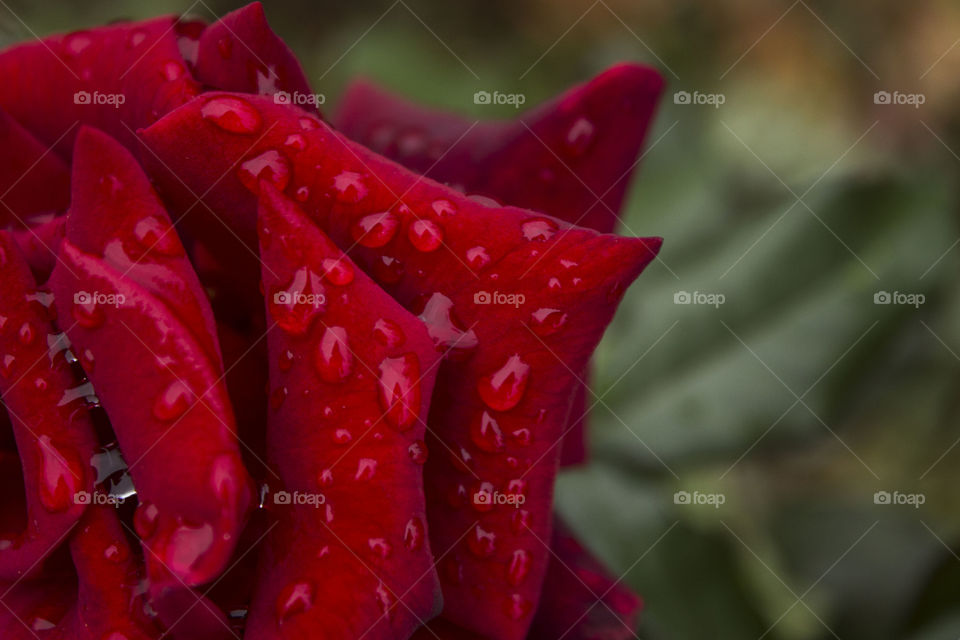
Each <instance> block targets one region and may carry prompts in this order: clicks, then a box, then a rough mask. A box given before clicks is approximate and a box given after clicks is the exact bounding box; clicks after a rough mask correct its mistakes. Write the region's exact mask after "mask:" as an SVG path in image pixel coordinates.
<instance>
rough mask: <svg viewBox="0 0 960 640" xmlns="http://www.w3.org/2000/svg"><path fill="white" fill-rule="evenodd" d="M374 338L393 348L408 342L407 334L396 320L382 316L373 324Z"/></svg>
mask: <svg viewBox="0 0 960 640" xmlns="http://www.w3.org/2000/svg"><path fill="white" fill-rule="evenodd" d="M373 339H374V340H376V341H377V342H379V343H380V344H382V345H384V346H385V347H390V348H391V349H392V348H393V347H399V346H400V345H402V344H403V343H404V342H406V340H407V336H406V335H404V333H403V329H401V328H400V325H398V324H397V323H396V322H394V321H393V320H387V319H386V318H380V319H379V320H377V321H376V323H374V325H373Z"/></svg>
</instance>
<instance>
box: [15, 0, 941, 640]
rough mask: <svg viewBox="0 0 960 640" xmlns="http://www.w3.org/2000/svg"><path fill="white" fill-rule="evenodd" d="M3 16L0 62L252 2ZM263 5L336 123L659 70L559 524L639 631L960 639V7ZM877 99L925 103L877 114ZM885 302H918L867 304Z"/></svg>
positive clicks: (652, 2)
mask: <svg viewBox="0 0 960 640" xmlns="http://www.w3.org/2000/svg"><path fill="white" fill-rule="evenodd" d="M7 1H8V2H10V7H11V9H12V11H13V13H15V14H16V15H17V16H19V19H15V18H14V17H13V16H12V15H11V13H10V12H9V11H6V10H4V9H0V39H3V40H6V41H10V40H14V39H22V38H26V37H28V36H29V31H28V29H27V28H26V27H25V25H29V30H33V31H35V32H37V33H38V34H46V33H50V32H54V31H58V30H67V29H73V28H77V27H79V26H85V25H92V24H96V23H99V22H103V21H109V20H113V19H116V18H120V17H145V16H148V15H155V14H157V13H159V12H163V11H168V12H174V13H182V12H189V13H191V14H194V15H198V16H202V17H206V18H207V19H212V18H213V16H215V15H222V14H223V13H224V12H226V11H228V10H230V9H231V8H234V7H235V6H239V5H238V4H236V3H233V2H224V1H220V0H209V1H203V2H197V3H195V4H193V5H191V4H189V0H183V1H181V2H176V1H171V0H160V1H156V2H152V3H134V2H124V1H121V0H109V1H108V0H90V1H88V2H84V3H68V2H42V3H38V2H32V1H30V2H28V1H27V0H7ZM266 5H267V13H268V17H269V18H270V20H271V22H272V24H273V25H274V27H275V29H276V30H277V31H278V32H279V33H280V34H282V35H283V37H284V38H285V39H286V40H287V41H288V43H289V44H290V45H291V47H292V48H293V49H294V50H295V51H296V52H297V53H298V55H299V56H300V58H301V60H302V61H303V63H304V66H305V67H306V68H307V70H308V75H309V76H310V78H311V79H312V80H313V82H314V86H315V88H316V89H317V90H318V91H322V92H324V93H325V94H326V95H327V96H329V102H328V105H327V107H326V108H327V109H328V110H330V109H331V108H332V107H333V103H335V99H336V97H337V96H338V95H339V94H340V93H341V92H342V90H343V87H344V85H345V83H346V82H347V81H349V79H350V78H351V77H353V76H355V75H357V74H365V75H368V76H372V77H374V78H376V79H377V80H378V81H380V82H382V83H383V84H386V85H387V86H389V87H391V88H394V89H396V90H399V91H402V92H403V93H405V94H407V95H409V96H411V97H414V98H416V99H418V100H421V101H423V102H425V103H429V104H433V105H437V106H443V107H447V108H450V109H453V110H456V111H459V112H462V113H465V114H473V115H476V116H478V117H487V116H489V114H490V113H496V115H498V116H502V117H511V116H512V115H514V113H513V112H512V109H510V108H509V107H504V108H502V109H500V110H496V108H491V107H478V106H476V105H474V104H473V103H472V95H473V92H474V91H477V90H479V89H488V90H490V89H498V90H500V91H504V92H513V91H519V92H523V93H525V94H526V96H527V104H528V105H533V104H536V103H537V102H539V101H541V100H543V99H546V98H548V97H549V96H551V95H554V94H555V93H557V92H559V91H561V90H562V89H564V88H565V87H567V86H569V85H570V84H573V83H575V82H580V81H582V80H584V79H585V78H587V77H589V76H590V75H592V74H594V73H596V72H597V71H599V70H600V69H602V68H604V67H606V66H608V65H609V64H611V63H613V62H615V61H618V60H639V61H644V62H647V63H650V64H653V65H654V66H657V67H658V68H660V69H661V71H662V72H663V74H664V76H665V77H666V78H667V79H668V81H669V84H670V88H669V89H668V92H667V94H666V96H665V99H664V103H663V108H662V110H661V112H660V114H659V116H658V120H657V122H656V125H655V127H654V130H653V132H652V133H651V136H650V145H649V146H650V151H649V152H648V154H647V156H646V157H645V158H644V160H643V163H642V166H641V170H640V171H639V172H638V174H637V179H636V180H635V185H634V188H633V190H632V195H631V198H630V201H629V207H628V211H627V213H626V215H625V220H624V229H623V232H624V233H628V234H638V235H639V234H643V235H661V236H664V237H665V239H666V242H665V245H664V250H663V252H662V254H661V260H659V261H658V262H656V263H655V264H653V265H652V266H651V267H650V268H649V269H648V271H647V272H646V273H645V274H644V275H643V276H642V277H641V278H640V280H639V281H638V283H637V284H636V285H635V286H634V287H633V288H632V289H631V290H630V291H629V292H628V294H627V296H626V298H625V300H624V303H623V307H622V309H621V312H620V313H619V314H618V316H617V318H616V320H615V322H614V324H613V326H612V327H611V329H610V331H609V334H608V336H607V338H606V339H605V342H604V343H603V345H602V346H601V349H600V352H599V354H598V358H597V363H596V367H595V369H596V371H597V376H596V380H595V383H596V386H595V390H596V392H597V394H599V395H600V397H601V398H602V400H601V401H600V402H598V404H597V405H596V407H595V408H594V410H593V415H592V417H593V425H594V430H593V432H592V447H593V453H594V457H593V460H592V463H591V464H590V465H589V466H586V467H583V468H580V469H575V470H571V471H568V472H566V473H564V474H563V476H562V478H561V480H560V484H559V488H558V502H559V508H560V510H561V511H562V512H563V513H564V514H566V515H567V518H568V520H569V521H570V523H571V524H572V525H573V527H574V528H575V529H576V530H578V531H579V532H580V533H581V534H582V536H583V538H584V539H585V540H586V542H587V543H588V544H589V546H591V547H592V548H593V549H594V550H595V551H596V552H597V553H598V554H599V555H600V556H601V557H602V558H603V559H604V560H605V561H606V562H607V563H608V564H609V565H610V566H611V567H612V568H613V569H614V570H616V571H617V572H618V573H620V572H625V578H624V579H625V580H627V581H628V582H629V583H630V584H631V585H632V586H634V587H635V588H636V589H637V590H638V591H639V592H640V593H642V594H643V595H644V597H645V599H646V605H647V610H646V613H645V614H644V618H643V623H642V628H641V630H640V632H639V635H640V637H643V638H651V639H659V638H704V637H713V638H747V639H751V638H761V637H762V638H771V639H784V640H812V639H819V638H830V637H839V638H844V639H845V640H848V639H855V638H863V639H871V640H883V639H887V638H889V639H903V638H909V639H913V640H938V639H944V640H945V639H947V638H957V637H958V636H960V607H958V600H960V512H958V510H957V509H956V508H955V505H956V499H955V496H956V492H957V489H956V487H957V485H958V480H960V471H957V469H958V466H960V447H956V448H954V445H955V444H956V443H957V438H958V436H960V433H958V431H957V429H956V424H957V421H958V418H960V400H958V393H957V392H958V386H960V367H958V364H960V355H958V354H960V296H958V292H957V287H956V283H957V269H958V266H960V265H958V261H960V246H957V245H956V241H957V240H958V238H960V225H958V215H957V214H958V207H957V204H958V203H957V196H958V194H957V188H956V185H957V179H956V178H957V173H958V168H960V156H958V152H960V121H958V114H960V110H958V109H957V104H958V97H960V83H958V82H957V77H958V74H957V70H958V65H960V4H957V3H956V2H954V1H953V0H927V1H920V2H915V3H903V2H897V1H895V0H852V1H850V2H844V3H836V2H827V1H826V0H818V1H813V0H809V1H803V0H799V1H796V2H791V1H789V0H787V1H777V2H769V1H765V0H731V1H730V2H725V3H702V2H694V1H691V0H683V1H680V2H677V1H669V0H644V1H642V2H637V1H636V0H596V1H592V0H584V1H582V2H581V1H577V2H573V1H571V0H563V1H558V0H532V1H529V2H526V3H517V2H513V1H508V0H486V1H483V2H480V1H478V0H462V1H461V2H441V1H438V0H430V1H428V0H403V1H401V2H395V3H391V2H389V1H388V2H375V3H336V2H319V3H313V2H304V1H299V2H267V3H266ZM20 20H22V21H23V23H21V22H20ZM679 90H685V91H690V92H693V91H700V92H702V93H722V94H723V95H724V96H725V98H726V100H725V103H724V104H723V105H722V106H720V107H719V108H712V107H710V106H691V105H677V104H674V103H673V99H672V96H673V92H674V91H679ZM880 90H886V91H891V92H892V91H901V92H904V93H922V94H923V95H924V96H925V98H926V102H925V103H924V104H923V105H922V106H921V107H920V108H912V107H909V106H903V107H896V106H888V105H877V104H875V103H874V100H873V94H874V92H876V91H880ZM881 290H882V291H890V292H893V291H900V292H908V293H922V294H923V295H924V296H925V297H926V301H925V303H924V304H923V305H922V306H920V307H919V308H913V307H910V306H904V305H876V304H874V302H873V296H874V293H875V292H877V291H881ZM677 291H690V292H693V291H701V292H713V293H722V294H723V295H724V296H725V298H726V301H725V304H723V305H722V306H720V307H719V308H714V307H709V306H702V305H689V306H688V305H676V304H674V302H673V295H674V293H675V292H677ZM679 490H685V491H689V492H694V491H700V492H702V493H712V492H722V493H723V494H724V496H725V498H726V502H725V503H724V504H723V505H721V506H720V507H719V508H713V507H711V506H708V505H683V504H679V505H678V504H675V503H674V497H673V496H674V493H675V492H676V491H679ZM876 491H891V492H892V491H900V492H901V493H922V494H923V495H924V496H925V503H924V504H923V505H922V506H920V507H919V508H913V507H911V506H907V505H899V506H898V505H877V504H874V499H873V495H874V492H876Z"/></svg>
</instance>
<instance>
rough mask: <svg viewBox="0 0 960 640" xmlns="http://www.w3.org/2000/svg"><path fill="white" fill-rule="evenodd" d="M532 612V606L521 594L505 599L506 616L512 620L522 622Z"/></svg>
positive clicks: (513, 594)
mask: <svg viewBox="0 0 960 640" xmlns="http://www.w3.org/2000/svg"><path fill="white" fill-rule="evenodd" d="M531 611H533V604H532V603H531V602H530V601H529V600H527V598H525V597H524V596H523V595H522V594H519V593H512V594H510V597H509V598H508V599H507V604H506V614H507V615H508V616H510V618H511V619H513V620H522V619H523V618H525V617H527V616H528V615H530V612H531Z"/></svg>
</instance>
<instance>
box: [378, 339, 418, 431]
mask: <svg viewBox="0 0 960 640" xmlns="http://www.w3.org/2000/svg"><path fill="white" fill-rule="evenodd" d="M377 383H378V389H379V394H378V396H379V399H380V406H381V408H382V409H383V410H384V411H385V412H386V418H387V422H389V423H390V424H391V425H393V426H394V427H396V428H397V429H399V430H400V431H406V430H407V429H409V428H410V427H412V426H413V424H414V422H416V420H417V415H418V414H419V412H420V361H419V359H418V358H417V356H416V354H413V353H405V354H403V355H402V356H399V357H397V358H384V360H383V362H381V363H380V377H379V379H378V381H377Z"/></svg>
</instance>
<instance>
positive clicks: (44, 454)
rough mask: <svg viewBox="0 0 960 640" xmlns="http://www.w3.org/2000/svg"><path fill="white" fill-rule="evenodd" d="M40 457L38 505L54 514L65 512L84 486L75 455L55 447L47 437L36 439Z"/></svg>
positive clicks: (79, 465) (82, 474)
mask: <svg viewBox="0 0 960 640" xmlns="http://www.w3.org/2000/svg"><path fill="white" fill-rule="evenodd" d="M37 440H38V445H39V449H40V456H41V459H42V462H41V464H40V503H41V504H43V506H44V507H45V508H46V509H47V511H51V512H54V513H58V512H60V511H66V510H67V509H68V508H69V507H70V505H71V504H72V502H73V495H74V494H75V493H76V492H77V491H79V490H80V489H81V488H82V487H83V486H84V484H85V483H84V480H83V478H84V472H83V467H82V465H81V464H80V461H79V460H78V459H77V456H76V454H74V453H72V452H70V453H68V452H66V451H64V450H63V449H61V448H59V447H56V446H55V445H54V444H53V441H52V440H51V439H50V436H48V435H42V436H40V437H39V438H38V439H37Z"/></svg>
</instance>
